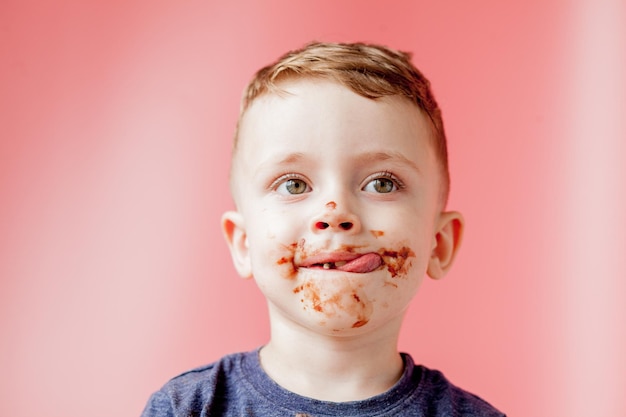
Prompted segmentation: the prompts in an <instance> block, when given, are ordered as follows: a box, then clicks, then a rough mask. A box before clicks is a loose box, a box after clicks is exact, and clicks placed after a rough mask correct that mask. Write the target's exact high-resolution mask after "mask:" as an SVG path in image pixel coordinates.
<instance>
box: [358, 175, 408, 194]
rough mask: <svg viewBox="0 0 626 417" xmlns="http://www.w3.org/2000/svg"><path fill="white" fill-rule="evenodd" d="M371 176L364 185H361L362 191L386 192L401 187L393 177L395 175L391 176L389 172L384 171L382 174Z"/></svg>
mask: <svg viewBox="0 0 626 417" xmlns="http://www.w3.org/2000/svg"><path fill="white" fill-rule="evenodd" d="M380 175H381V174H378V176H376V177H374V178H372V179H371V180H370V181H369V182H368V183H367V184H365V187H363V191H367V192H370V193H378V194H387V193H391V192H394V191H398V190H399V189H400V188H402V185H401V183H400V182H399V181H398V180H396V179H395V177H391V174H387V173H385V174H384V175H382V176H380Z"/></svg>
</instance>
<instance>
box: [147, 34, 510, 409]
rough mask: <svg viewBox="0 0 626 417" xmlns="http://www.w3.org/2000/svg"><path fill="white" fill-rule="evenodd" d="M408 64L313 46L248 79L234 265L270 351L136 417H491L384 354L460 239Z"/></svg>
mask: <svg viewBox="0 0 626 417" xmlns="http://www.w3.org/2000/svg"><path fill="white" fill-rule="evenodd" d="M409 59H410V57H409V55H407V54H404V53H401V52H397V51H393V50H390V49H388V48H385V47H380V46H376V45H366V44H324V43H313V44H310V45H308V46H306V47H305V48H303V49H301V50H298V51H293V52H290V53H288V54H286V55H285V56H283V57H281V58H280V59H279V61H277V62H276V63H275V64H273V65H270V66H268V67H266V68H263V69H261V70H260V71H259V72H258V73H257V74H256V76H255V78H254V79H253V80H252V82H251V83H250V84H249V86H248V88H247V90H246V91H245V95H244V98H243V103H242V109H241V114H240V117H239V123H238V127H237V132H236V135H235V143H234V147H233V155H232V171H231V191H232V195H233V198H234V201H235V205H236V211H230V212H227V213H225V214H224V216H223V219H222V226H223V230H224V234H225V236H226V241H227V243H228V246H229V248H230V251H231V254H232V258H233V262H234V265H235V268H236V269H237V271H238V273H239V274H240V275H241V276H243V277H254V279H255V281H256V283H257V285H258V287H259V288H260V290H261V292H262V293H263V295H264V296H265V297H266V299H267V303H268V309H269V318H270V325H271V338H270V341H269V342H268V343H267V344H266V345H265V346H263V347H261V348H260V349H257V350H255V351H252V352H248V353H238V354H233V355H229V356H226V357H224V358H222V359H221V360H220V361H218V362H216V363H214V364H211V365H208V366H205V367H201V368H197V369H195V370H192V371H189V372H187V373H184V374H182V375H180V376H178V377H176V378H174V379H172V380H171V381H170V382H168V383H167V384H166V385H165V386H164V387H163V388H162V389H161V390H160V391H158V392H157V393H155V394H154V395H153V396H152V397H151V399H150V401H149V403H148V405H147V406H146V408H145V410H144V413H143V416H144V417H149V416H290V417H293V416H502V414H501V413H500V412H498V411H497V410H495V409H494V408H492V407H491V406H490V405H489V404H488V403H486V402H485V401H483V400H481V399H480V398H478V397H476V396H474V395H472V394H469V393H467V392H465V391H463V390H461V389H459V388H457V387H455V386H454V385H452V384H451V383H450V382H448V381H447V380H446V379H445V378H444V376H443V375H442V374H441V373H439V372H437V371H433V370H429V369H427V368H425V367H423V366H419V365H415V363H414V361H413V359H412V358H411V356H409V355H408V354H405V353H399V352H398V350H397V340H398V334H399V332H400V325H401V323H402V319H403V316H404V313H405V311H406V309H407V307H408V305H409V303H410V301H411V299H412V298H413V296H414V295H415V293H416V292H417V290H418V288H419V286H420V283H421V281H422V278H423V277H424V275H426V274H428V275H429V276H430V277H431V278H434V279H439V278H441V277H443V276H444V274H445V273H446V272H447V271H448V269H449V268H450V266H451V264H452V261H453V259H454V255H455V253H456V252H457V250H458V247H459V242H460V240H461V234H462V229H463V219H462V217H461V215H460V214H459V213H457V212H453V211H445V205H446V199H447V195H448V187H449V178H448V166H447V154H446V140H445V135H444V129H443V122H442V119H441V112H440V110H439V108H438V106H437V103H436V102H435V99H434V98H433V95H432V93H431V91H430V85H429V82H428V81H427V80H426V79H425V78H424V76H423V75H422V74H421V73H420V72H419V71H418V70H417V69H416V68H414V67H413V66H412V64H411V63H410V61H409Z"/></svg>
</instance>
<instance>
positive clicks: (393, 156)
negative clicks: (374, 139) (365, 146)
mask: <svg viewBox="0 0 626 417" xmlns="http://www.w3.org/2000/svg"><path fill="white" fill-rule="evenodd" d="M356 159H357V160H358V161H361V162H363V163H371V162H376V161H388V160H397V161H399V162H400V163H402V164H404V165H408V166H409V167H410V168H412V169H414V170H415V171H417V172H418V173H419V172H421V170H420V169H419V168H418V167H417V165H416V164H415V162H413V161H411V160H410V159H409V158H407V157H406V156H404V155H402V154H401V153H400V152H365V153H362V154H358V155H357V157H356Z"/></svg>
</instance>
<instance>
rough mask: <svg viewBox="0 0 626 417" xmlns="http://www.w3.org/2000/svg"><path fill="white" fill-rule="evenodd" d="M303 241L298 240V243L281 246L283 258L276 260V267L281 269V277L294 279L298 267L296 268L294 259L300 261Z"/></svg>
mask: <svg viewBox="0 0 626 417" xmlns="http://www.w3.org/2000/svg"><path fill="white" fill-rule="evenodd" d="M304 242H305V240H304V239H300V240H299V241H298V242H294V243H292V244H291V245H287V246H283V250H282V252H281V254H283V253H284V255H283V256H281V257H280V258H278V260H276V265H278V266H280V267H281V273H282V276H283V277H284V278H286V279H289V280H292V279H295V277H296V274H297V273H298V267H297V266H296V258H297V259H302V256H303V254H304Z"/></svg>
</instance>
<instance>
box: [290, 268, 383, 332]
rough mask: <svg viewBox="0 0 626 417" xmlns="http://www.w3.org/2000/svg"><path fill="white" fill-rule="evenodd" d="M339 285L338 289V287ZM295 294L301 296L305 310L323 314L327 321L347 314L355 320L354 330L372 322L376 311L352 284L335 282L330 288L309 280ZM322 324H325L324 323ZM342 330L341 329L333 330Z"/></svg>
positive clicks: (296, 289)
mask: <svg viewBox="0 0 626 417" xmlns="http://www.w3.org/2000/svg"><path fill="white" fill-rule="evenodd" d="M322 282H323V281H322ZM337 285H338V287H336V286H337ZM293 293H294V294H300V296H301V298H300V302H301V303H302V304H303V307H302V308H303V309H304V310H308V309H311V310H313V311H315V312H317V313H320V314H323V315H324V317H325V318H326V319H330V318H333V317H335V316H336V315H337V314H347V315H348V316H350V317H353V318H354V322H353V323H352V325H351V327H352V328H357V327H361V326H364V325H365V324H367V323H368V322H369V320H370V317H371V315H372V312H373V310H374V308H373V306H372V303H371V302H369V301H368V300H367V299H366V296H365V295H364V294H362V293H360V292H359V289H358V288H354V287H353V286H352V285H350V284H343V285H342V284H341V281H335V282H332V283H330V284H329V288H328V289H325V288H323V285H320V283H317V282H315V281H312V280H309V281H307V282H305V283H304V284H302V285H300V286H298V287H296V288H294V289H293ZM322 323H325V321H324V322H322ZM333 330H337V331H338V330H340V329H333Z"/></svg>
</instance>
